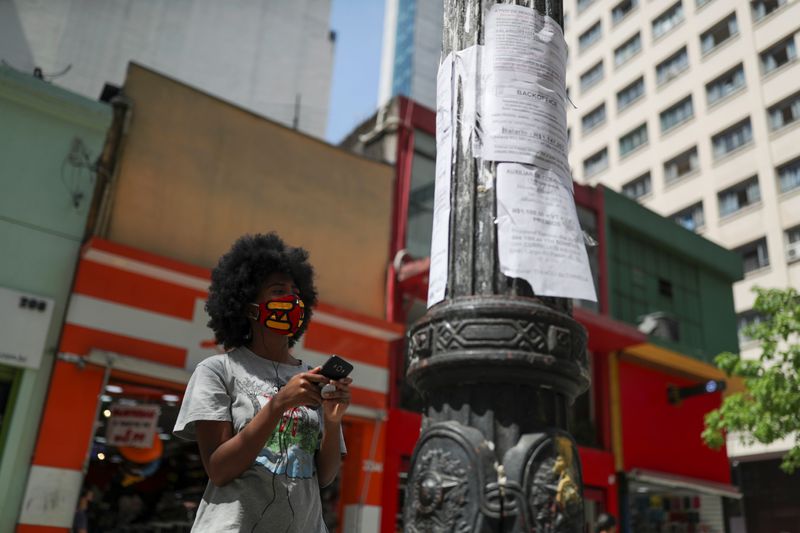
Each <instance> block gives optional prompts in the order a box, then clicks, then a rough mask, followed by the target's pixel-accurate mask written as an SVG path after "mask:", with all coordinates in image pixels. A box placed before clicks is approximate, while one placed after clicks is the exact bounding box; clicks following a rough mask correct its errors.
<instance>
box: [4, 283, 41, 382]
mask: <svg viewBox="0 0 800 533" xmlns="http://www.w3.org/2000/svg"><path fill="white" fill-rule="evenodd" d="M54 306H55V304H54V302H53V300H52V299H51V298H45V297H43V296H37V295H35V294H30V293H25V292H20V291H15V290H13V289H7V288H5V287H0V316H2V317H3V319H2V320H0V364H4V365H10V366H18V367H23V368H34V369H36V368H39V365H40V364H41V362H42V353H43V352H44V348H45V342H46V341H47V331H48V330H49V329H50V321H51V320H52V318H53V307H54Z"/></svg>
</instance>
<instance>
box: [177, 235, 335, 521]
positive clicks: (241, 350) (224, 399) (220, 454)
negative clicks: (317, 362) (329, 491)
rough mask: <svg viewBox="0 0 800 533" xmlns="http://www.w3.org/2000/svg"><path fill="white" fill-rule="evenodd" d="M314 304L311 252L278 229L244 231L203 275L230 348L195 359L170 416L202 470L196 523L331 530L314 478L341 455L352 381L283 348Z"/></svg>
mask: <svg viewBox="0 0 800 533" xmlns="http://www.w3.org/2000/svg"><path fill="white" fill-rule="evenodd" d="M316 302H317V292H316V289H315V288H314V283H313V269H312V267H311V265H310V264H309V263H308V253H307V252H306V251H305V250H303V249H302V248H293V247H291V246H287V245H286V244H284V242H283V241H282V240H281V239H280V238H279V237H278V236H277V235H275V234H274V233H270V234H267V235H246V236H244V237H242V238H240V239H239V240H238V241H236V243H235V244H234V245H233V247H232V248H231V250H230V251H229V252H228V253H227V254H225V255H224V256H222V258H221V259H220V261H219V264H218V265H217V267H216V268H215V269H214V271H213V272H212V273H211V287H210V290H209V295H208V302H207V304H206V311H208V314H209V316H210V317H211V320H210V321H209V323H208V325H209V327H210V328H211V329H212V330H213V331H214V333H215V335H216V338H217V341H218V342H219V343H221V344H222V345H223V346H224V347H225V349H226V350H228V352H227V353H224V354H221V355H215V356H213V357H209V358H208V359H205V360H204V361H202V362H201V363H200V364H199V365H197V368H196V369H195V371H194V373H193V374H192V378H191V379H190V380H189V384H188V386H187V388H186V394H185V396H184V400H183V405H181V410H180V413H179V415H178V420H177V422H176V423H175V434H176V435H177V436H179V437H182V438H185V439H196V440H197V444H198V447H199V449H200V456H201V458H202V461H203V466H204V467H205V470H206V473H207V474H208V477H209V483H208V486H207V487H206V491H205V493H204V494H203V501H202V502H201V503H200V507H199V508H198V510H197V516H196V518H195V523H194V527H193V528H192V531H198V532H206V531H208V532H213V533H217V532H222V531H246V532H255V531H261V532H270V533H271V532H280V533H283V532H288V531H296V532H303V533H307V532H314V533H316V532H325V531H327V529H326V528H325V524H324V523H323V521H322V507H321V503H320V496H319V488H320V486H323V487H324V486H326V485H328V484H329V483H331V482H332V481H333V480H334V479H335V477H336V473H337V472H338V470H339V466H340V464H341V459H342V457H343V456H344V454H345V453H346V449H345V446H344V439H343V437H342V431H341V422H342V416H343V415H344V413H345V410H346V409H347V407H348V405H349V403H350V390H349V384H350V381H351V380H350V379H349V378H348V379H343V380H340V381H338V382H336V381H330V380H328V379H327V378H325V377H324V376H322V375H321V374H319V370H320V368H319V367H317V368H314V369H311V368H310V367H309V366H308V365H305V364H304V363H303V362H302V361H300V360H299V359H295V358H294V357H292V355H291V353H290V350H289V349H290V348H291V347H292V345H294V344H295V343H296V342H297V340H298V339H299V338H300V336H301V335H302V334H303V332H304V331H305V329H306V328H307V327H308V323H309V320H310V318H311V315H312V308H313V306H314V305H315V304H316ZM329 382H330V385H329V386H326V387H325V389H324V391H323V390H322V387H323V386H325V385H326V384H328V383H329Z"/></svg>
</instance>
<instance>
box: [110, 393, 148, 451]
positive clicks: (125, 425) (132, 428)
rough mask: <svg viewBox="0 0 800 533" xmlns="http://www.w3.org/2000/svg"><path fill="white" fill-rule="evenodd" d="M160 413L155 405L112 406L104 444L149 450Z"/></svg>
mask: <svg viewBox="0 0 800 533" xmlns="http://www.w3.org/2000/svg"><path fill="white" fill-rule="evenodd" d="M160 412H161V410H160V408H159V407H158V406H157V405H121V404H114V405H112V406H111V417H110V418H109V419H108V424H107V428H106V443H107V444H109V445H110V446H117V447H120V446H130V447H132V448H150V447H151V446H152V445H153V437H154V436H155V432H156V425H157V424H158V415H159V414H160Z"/></svg>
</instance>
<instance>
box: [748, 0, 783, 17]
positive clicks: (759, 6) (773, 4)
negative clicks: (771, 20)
mask: <svg viewBox="0 0 800 533" xmlns="http://www.w3.org/2000/svg"><path fill="white" fill-rule="evenodd" d="M787 2H788V0H751V1H750V7H751V8H752V9H753V21H754V22H758V21H759V20H761V19H763V18H764V17H766V16H767V15H769V14H770V13H772V12H773V11H775V10H776V9H778V8H779V7H781V6H783V5H785V4H786V3H787Z"/></svg>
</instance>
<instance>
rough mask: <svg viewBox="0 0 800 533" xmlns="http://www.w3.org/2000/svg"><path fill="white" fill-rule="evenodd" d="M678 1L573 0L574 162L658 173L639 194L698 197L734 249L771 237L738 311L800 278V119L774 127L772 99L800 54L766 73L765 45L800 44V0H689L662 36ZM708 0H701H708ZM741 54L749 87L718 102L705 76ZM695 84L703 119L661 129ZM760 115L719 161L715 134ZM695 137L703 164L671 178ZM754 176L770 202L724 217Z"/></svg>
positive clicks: (712, 232) (789, 87)
mask: <svg viewBox="0 0 800 533" xmlns="http://www.w3.org/2000/svg"><path fill="white" fill-rule="evenodd" d="M675 2H676V0H639V1H638V6H637V7H635V8H634V9H633V10H632V11H631V12H630V13H629V14H628V15H627V16H626V17H625V18H624V19H622V20H621V21H619V22H618V23H617V24H613V23H612V17H611V13H612V9H613V8H614V7H615V6H616V5H618V4H619V3H620V0H594V1H593V2H591V3H589V4H588V5H586V6H584V9H583V10H581V11H580V12H579V10H578V6H577V0H565V11H566V12H567V20H568V21H569V22H568V26H567V29H566V32H565V36H566V39H567V43H568V45H569V47H570V62H569V65H568V69H567V86H568V87H569V88H570V96H571V100H572V101H573V102H574V103H575V105H576V106H577V109H570V110H569V112H568V125H569V128H570V132H571V141H572V144H571V151H570V163H571V165H572V168H573V172H574V176H575V178H576V180H578V181H579V182H583V183H588V184H592V185H594V184H597V183H602V184H604V185H606V186H608V187H610V188H612V189H614V190H617V191H620V190H621V189H622V186H623V185H624V184H626V183H628V182H629V181H630V180H632V179H634V178H636V177H638V176H640V175H642V174H643V173H645V172H647V171H649V172H650V173H651V182H652V192H651V193H650V194H648V195H647V196H645V197H642V198H640V199H639V201H640V202H641V203H642V204H644V205H645V206H647V207H648V208H650V209H652V210H653V211H656V212H657V213H659V214H662V215H664V216H670V215H672V214H674V213H675V212H677V211H679V210H680V209H682V208H684V207H687V206H690V205H692V204H694V203H696V202H698V201H702V202H703V208H704V215H705V225H704V226H703V227H702V228H700V229H698V230H697V232H698V233H699V234H701V235H703V236H704V237H707V238H709V239H711V240H713V241H715V242H717V243H719V244H721V245H723V246H725V247H727V248H731V249H732V248H736V247H738V246H740V245H743V244H746V243H749V242H752V241H754V240H756V239H759V238H761V237H766V239H767V247H768V252H769V266H766V267H764V268H761V269H758V270H755V271H753V272H750V273H748V274H746V277H745V279H744V280H743V281H741V282H739V283H737V284H736V285H735V286H734V300H735V306H736V311H737V313H741V312H744V311H747V310H749V309H751V308H752V305H753V301H754V296H753V294H752V292H751V288H752V287H753V286H754V285H758V286H761V287H787V286H793V287H800V262H798V261H794V262H791V261H788V260H787V257H786V242H787V240H786V239H787V238H786V235H785V233H784V232H785V230H787V229H789V228H792V227H794V226H797V225H798V224H800V189H795V190H793V191H789V192H786V193H781V192H780V189H779V182H778V177H777V172H776V167H778V166H780V165H781V164H782V163H784V162H787V161H790V160H793V159H795V158H797V157H798V156H800V121H796V122H794V123H792V124H790V125H788V126H785V127H783V128H782V129H780V130H777V131H770V128H769V122H768V115H767V111H766V110H767V109H768V108H769V107H770V106H772V105H773V104H775V103H777V102H779V101H780V100H782V99H783V98H785V97H787V96H789V95H791V94H794V93H796V92H797V91H798V90H799V89H800V61H798V60H797V59H795V60H793V61H790V62H789V63H787V64H786V65H784V66H782V67H780V68H779V69H777V70H776V71H774V72H771V73H769V74H767V75H763V74H762V69H761V64H760V59H759V53H760V52H763V51H764V50H766V49H767V48H769V47H770V46H771V45H772V44H774V43H776V42H778V41H780V40H782V39H783V38H785V37H788V36H792V35H794V40H795V46H796V47H797V49H798V50H800V1H798V0H789V2H788V3H787V4H786V5H784V6H783V7H781V8H779V9H778V10H777V11H776V12H774V13H772V14H770V15H768V16H767V17H765V18H764V19H762V20H760V21H757V22H755V21H754V17H753V14H752V12H751V7H750V2H749V1H748V0H710V1H708V2H707V3H706V4H704V5H702V6H700V7H698V6H697V3H696V0H682V4H683V10H684V21H683V22H682V23H680V24H679V25H678V26H677V27H675V28H673V29H672V30H670V31H669V32H668V33H667V34H665V35H663V36H661V37H660V38H659V39H654V38H653V33H652V20H653V19H655V18H656V17H658V16H659V15H660V14H661V13H663V12H664V11H666V10H667V9H668V8H670V6H672V5H674V4H675ZM701 3H702V2H701ZM732 12H735V13H736V19H737V23H738V28H739V31H738V34H737V35H734V36H733V37H730V38H729V39H727V40H726V41H724V42H723V43H721V44H720V45H718V46H717V47H716V48H715V49H712V50H711V51H710V52H708V53H706V54H705V55H704V54H703V53H702V51H701V45H700V35H701V34H702V33H703V32H705V31H706V30H707V29H709V28H710V27H711V26H713V25H714V24H715V23H716V22H718V21H720V20H722V19H724V18H725V17H727V16H728V15H729V14H730V13H732ZM597 20H601V25H602V29H603V34H602V38H601V39H600V40H599V41H597V42H596V43H594V44H593V45H591V46H589V47H587V48H586V49H585V50H583V51H579V47H578V36H579V35H581V34H582V33H583V32H585V31H586V30H587V29H588V28H589V27H591V26H592V25H593V24H594V23H595V22H596V21H597ZM637 31H638V32H640V34H641V39H642V50H641V52H639V53H638V54H637V55H636V56H634V57H633V58H631V59H629V60H628V61H627V62H625V63H623V64H621V65H620V66H618V67H615V66H614V50H615V49H616V48H617V47H618V46H619V45H621V44H622V43H623V42H625V41H626V40H627V39H629V38H630V37H631V36H632V35H634V34H635V33H636V32H637ZM683 46H686V47H687V51H688V55H689V68H688V69H687V70H686V71H684V72H683V73H682V74H680V75H679V76H677V77H676V78H674V79H673V80H672V81H669V82H667V83H665V84H663V85H662V86H657V85H656V65H657V64H658V63H660V62H661V61H662V60H663V59H665V58H667V57H668V56H670V55H671V54H673V53H674V52H675V51H677V50H678V49H680V48H681V47H683ZM600 59H602V60H603V61H604V66H605V76H604V78H603V80H602V81H601V82H600V83H598V84H596V85H594V86H593V87H591V88H589V89H588V90H586V91H581V90H580V75H581V74H582V73H584V72H586V71H587V70H588V69H589V68H590V67H591V66H592V65H594V64H596V63H597V61H598V60H600ZM739 63H742V64H743V67H744V73H745V80H746V87H745V88H744V89H743V90H741V91H738V92H737V93H735V94H733V95H731V96H729V97H727V98H726V99H724V100H722V101H719V102H716V103H715V104H714V105H711V106H709V105H708V103H707V99H706V89H705V85H706V83H708V82H709V81H711V80H713V79H715V78H717V77H718V76H719V75H721V74H722V73H724V72H726V71H728V70H729V69H731V68H733V67H734V66H736V65H737V64H739ZM642 75H643V76H644V80H645V96H644V97H643V98H641V99H639V100H638V101H637V102H636V103H634V104H632V105H630V106H629V107H627V108H626V109H624V110H623V111H621V112H619V111H618V110H617V101H616V93H617V92H618V91H619V90H620V89H622V88H623V87H625V86H627V85H628V84H629V83H631V82H632V81H634V80H635V79H636V78H638V77H639V76H642ZM689 94H691V95H692V100H693V105H694V117H693V118H692V119H690V120H688V121H686V122H685V123H683V124H681V125H679V126H676V127H674V128H672V129H671V130H669V131H667V132H665V133H663V134H662V132H661V128H660V119H659V114H660V113H661V111H663V110H664V109H666V108H667V107H669V106H670V105H672V104H674V103H676V102H678V101H679V100H681V99H682V98H684V97H685V96H687V95H689ZM603 102H605V105H606V116H607V118H606V121H605V123H604V124H602V125H600V126H598V127H596V128H594V129H592V130H591V131H590V132H588V133H585V134H584V133H583V132H582V131H581V117H582V116H583V115H585V114H586V113H587V112H588V111H590V110H592V109H594V108H595V107H596V106H598V105H600V104H601V103H603ZM746 117H750V120H751V125H752V131H753V141H752V142H751V143H749V144H748V145H746V146H743V147H741V148H740V149H737V150H735V151H734V152H732V153H730V154H728V155H726V156H724V157H722V158H720V159H716V160H715V159H714V157H713V153H712V142H711V137H712V136H713V135H715V134H717V133H719V132H720V131H722V130H724V129H725V128H726V127H728V126H731V125H733V124H735V123H736V122H738V121H739V120H741V119H743V118H746ZM643 122H646V123H647V128H648V137H649V142H648V143H647V144H646V145H644V146H642V147H640V148H638V149H637V150H635V151H634V152H632V153H629V154H627V155H626V156H624V157H623V156H621V154H620V148H619V139H620V137H621V136H623V135H624V134H625V133H627V132H628V131H630V130H632V129H633V128H635V127H637V126H638V125H640V124H641V123H643ZM692 146H697V149H698V155H699V162H700V165H699V170H698V171H697V172H694V173H693V174H691V175H688V176H686V177H685V178H683V179H680V180H679V181H677V182H674V183H672V184H666V183H665V180H664V171H663V163H664V162H665V161H667V160H668V159H670V158H671V157H673V156H674V155H677V154H679V153H681V152H683V151H684V150H686V149H688V148H690V147H692ZM603 147H607V149H608V153H609V166H608V168H607V169H606V170H604V171H602V172H600V173H598V174H596V175H594V176H589V177H587V176H585V175H584V169H583V161H584V160H585V159H586V158H588V157H589V156H590V155H592V154H594V153H596V152H597V151H598V150H600V149H602V148H603ZM753 175H757V176H758V179H759V186H760V193H761V200H760V202H757V203H755V204H754V205H751V206H748V207H745V208H744V209H742V210H740V211H738V212H736V213H734V214H731V215H728V216H725V217H721V216H720V212H719V201H718V193H719V192H720V191H722V190H724V189H726V188H727V187H730V186H732V185H734V184H736V183H739V182H741V181H743V180H745V179H747V178H749V177H751V176H753ZM741 348H742V350H743V353H744V354H745V355H747V356H755V355H757V353H758V351H757V347H755V346H754V345H753V344H752V343H746V344H744V345H743V346H741ZM764 451H766V448H765V449H764V450H761V447H751V448H742V447H741V446H733V447H731V448H730V449H729V452H730V454H731V456H735V455H737V454H738V455H740V456H742V455H752V454H758V453H762V452H764Z"/></svg>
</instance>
